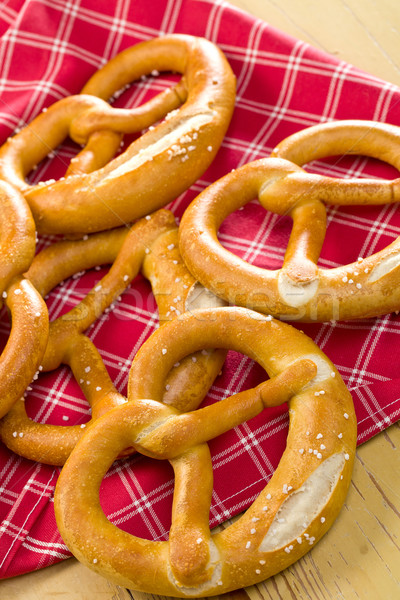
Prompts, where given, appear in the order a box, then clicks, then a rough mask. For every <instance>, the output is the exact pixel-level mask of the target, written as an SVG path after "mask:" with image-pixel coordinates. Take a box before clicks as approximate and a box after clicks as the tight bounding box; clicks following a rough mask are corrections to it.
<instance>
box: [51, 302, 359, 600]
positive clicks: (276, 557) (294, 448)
mask: <svg viewBox="0 0 400 600" xmlns="http://www.w3.org/2000/svg"><path fill="white" fill-rule="evenodd" d="M209 347H223V348H226V349H228V348H232V349H234V350H236V351H238V352H242V353H246V354H247V355H248V356H250V357H251V358H252V359H254V360H256V361H258V362H259V363H260V365H261V366H262V367H264V368H265V370H266V371H267V373H268V374H269V375H270V377H271V378H270V379H269V380H267V381H266V382H264V383H262V384H260V385H259V386H258V387H257V388H254V389H252V390H248V391H245V392H240V393H239V394H236V395H234V396H232V397H230V398H227V399H225V400H223V401H221V402H219V403H216V404H212V405H209V406H206V407H204V408H202V409H199V410H198V411H194V412H190V413H181V412H180V411H178V410H176V409H174V408H171V407H168V406H166V405H165V404H163V403H162V402H161V399H162V388H163V381H165V377H166V375H167V373H168V372H169V371H170V369H171V368H172V367H173V365H174V364H175V362H176V361H177V360H181V358H182V357H183V356H185V355H187V354H189V353H192V352H195V351H198V350H200V349H202V348H203V349H204V348H205V349H207V348H209ZM150 363H151V367H150V369H149V364H150ZM149 370H150V371H151V372H150V374H149V373H148V371H149ZM143 375H144V376H146V377H145V382H144V383H143V384H142V385H141V386H140V388H139V389H138V386H137V385H136V381H137V380H138V379H141V377H142V376H143ZM128 398H129V402H128V403H127V404H125V405H123V406H120V407H118V408H116V409H114V410H112V411H109V412H108V413H106V414H105V415H103V416H102V417H100V418H99V419H98V420H97V421H96V422H95V423H94V424H93V426H92V427H91V429H90V430H88V431H87V433H86V434H85V435H84V436H83V437H82V439H81V440H80V441H79V443H78V444H77V446H76V448H75V449H74V451H73V452H72V454H71V455H70V457H69V459H68V461H67V462H66V464H65V466H64V468H63V470H62V472H61V475H60V478H59V480H58V483H57V486H56V491H55V514H56V519H57V525H58V527H59V530H60V533H61V535H62V537H63V539H64V541H65V543H66V544H67V546H68V547H69V549H70V550H71V552H72V553H73V554H74V555H75V556H76V557H77V558H78V559H79V560H80V561H81V562H83V563H84V564H85V565H87V566H88V567H89V568H91V569H93V570H95V571H96V572H98V573H100V574H102V575H103V576H105V577H107V578H109V579H110V580H111V581H114V582H116V583H118V584H119V585H122V586H124V587H128V588H131V589H135V590H140V591H144V592H148V593H151V594H160V595H170V596H175V597H183V598H190V597H192V598H199V597H205V596H207V597H208V596H214V595H219V594H222V593H225V592H229V591H231V590H233V589H236V588H240V587H244V586H248V585H251V584H254V583H257V582H259V581H261V580H263V579H265V578H267V577H269V576H271V575H273V574H274V573H276V572H278V571H280V570H282V569H284V568H285V567H287V566H289V565H290V564H292V563H293V562H294V561H295V560H297V559H298V558H300V557H301V556H302V555H304V554H305V553H306V552H307V551H308V550H309V549H310V548H311V547H312V545H313V544H314V543H315V542H316V541H318V540H319V539H320V537H321V536H322V535H323V534H324V533H325V532H326V531H327V530H328V529H329V527H330V526H331V525H332V523H333V521H334V519H335V518H336V516H337V514H338V513H339V511H340V508H341V506H342V504H343V502H344V499H345V496H346V493H347V489H348V486H349V484H350V479H351V472H352V465H353V460H354V455H355V445H356V418H355V414H354V409H353V403H352V399H351V396H350V393H349V392H348V390H347V389H346V387H345V385H344V383H343V381H342V380H341V378H340V376H339V373H338V372H337V370H336V369H335V367H334V366H333V365H332V363H331V362H330V361H329V360H328V359H327V357H326V356H325V355H324V354H323V353H322V352H321V351H320V350H319V348H318V347H317V346H316V345H315V344H314V342H313V341H312V340H311V339H310V338H308V337H307V336H305V335H304V334H303V333H301V332H299V331H298V330H296V329H294V328H293V327H291V326H290V325H288V324H284V323H281V322H279V321H276V320H274V319H272V318H269V317H266V316H263V315H260V314H259V313H255V312H252V311H250V310H246V309H243V308H228V307H225V308H219V309H208V310H197V311H194V312H193V313H192V314H190V313H185V314H184V315H183V316H182V317H181V318H180V319H175V320H174V321H171V322H169V323H167V324H165V325H164V326H163V327H161V328H160V329H159V330H157V331H156V332H154V333H153V334H152V336H151V337H150V338H149V339H148V340H147V341H146V342H145V343H144V344H143V346H142V347H141V349H140V350H139V352H138V354H137V355H136V357H135V359H134V361H133V364H132V369H131V372H130V378H129V387H128ZM285 401H288V402H289V416H290V427H289V434H288V438H287V446H286V449H285V451H284V453H283V456H282V458H281V461H280V464H279V466H278V468H277V469H276V471H275V473H274V475H273V477H272V479H271V480H270V481H269V483H268V485H267V486H266V488H265V489H264V490H263V491H262V492H261V494H260V495H259V496H258V498H257V499H256V500H255V502H254V503H253V504H252V506H251V507H250V508H249V509H248V510H247V512H246V513H245V514H244V515H243V516H242V517H241V518H240V519H239V520H238V521H236V522H235V523H234V524H232V525H230V526H229V527H227V528H226V529H224V530H223V531H222V532H218V533H211V532H210V529H209V521H208V519H209V509H210V501H211V492H212V485H213V478H212V467H211V457H210V452H209V449H208V445H207V443H206V442H207V441H208V440H209V439H211V438H213V437H215V436H217V435H219V434H220V433H222V432H223V431H226V430H228V429H230V428H231V427H233V426H235V425H238V424H239V423H241V422H243V421H245V420H247V419H249V418H251V417H253V416H255V415H256V414H258V413H260V412H261V411H262V410H263V409H264V408H265V407H268V406H275V405H277V404H281V403H283V402H285ZM131 445H133V447H134V448H136V450H138V451H139V452H141V453H143V454H145V455H148V456H150V457H156V458H157V459H168V460H169V461H170V462H171V464H172V466H173V468H174V472H175V491H174V499H173V508H172V526H171V530H170V536H169V541H168V542H153V541H149V540H144V539H141V538H138V537H135V536H133V535H130V534H128V533H126V532H124V531H122V530H120V529H118V528H117V527H116V526H114V525H113V524H111V523H110V522H109V521H108V520H107V518H106V516H105V515H104V513H103V511H102V509H101V506H100V501H99V495H98V494H99V488H100V484H101V481H102V479H103V477H104V475H105V474H106V472H107V470H108V469H109V467H110V466H111V464H112V463H113V461H114V459H115V457H116V456H118V455H119V454H120V453H121V451H123V450H124V448H126V447H129V446H131ZM303 499H305V500H303Z"/></svg>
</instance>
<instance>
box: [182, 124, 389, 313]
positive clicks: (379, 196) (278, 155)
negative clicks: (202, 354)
mask: <svg viewBox="0 0 400 600" xmlns="http://www.w3.org/2000/svg"><path fill="white" fill-rule="evenodd" d="M399 150H400V129H399V128H398V127H394V126H390V125H385V124H380V123H371V122H369V121H367V122H363V121H356V122H347V121H346V122H339V123H329V124H324V125H319V126H316V127H310V128H309V129H306V130H304V131H302V132H300V133H298V134H295V135H294V136H292V137H290V138H288V139H287V140H285V141H283V142H282V143H281V144H280V145H278V147H277V148H276V150H275V151H274V154H275V157H272V158H267V159H262V160H258V161H255V162H253V163H249V164H247V165H245V166H243V167H240V168H239V169H237V170H236V171H234V172H232V173H230V174H228V175H226V176H225V177H223V178H222V179H220V180H219V181H217V182H216V183H214V184H213V185H211V186H210V187H209V188H208V189H206V190H205V191H204V192H202V193H201V194H200V195H199V196H198V197H197V198H196V199H195V200H194V201H193V203H192V204H191V206H189V208H188V210H187V211H186V213H185V214H184V216H183V219H182V221H181V225H180V248H181V252H182V255H183V257H184V259H185V261H186V263H187V265H188V267H189V269H190V270H191V271H192V272H193V274H194V275H195V276H196V277H197V278H198V279H199V281H201V282H202V283H203V285H205V286H206V287H207V288H209V289H211V290H212V291H213V292H214V293H215V294H217V295H218V296H221V297H222V298H225V300H227V301H230V302H232V303H234V304H239V305H242V306H249V307H252V308H255V309H257V310H259V311H261V312H264V313H270V314H273V315H274V316H278V317H280V318H283V319H288V320H299V321H329V320H338V319H353V318H362V317H370V316H377V315H380V314H385V313H388V312H391V311H395V310H398V309H399V307H400V240H396V241H395V242H393V243H392V244H390V245H389V246H388V247H387V248H385V249H384V250H381V251H380V252H377V253H376V254H373V255H371V256H368V257H365V258H363V257H360V258H359V259H358V260H357V262H354V263H352V264H349V265H344V266H340V267H337V268H333V269H323V268H321V267H319V266H318V265H317V262H318V258H319V255H320V251H321V247H322V244H323V241H324V237H325V230H326V208H325V205H324V203H327V204H380V203H386V202H398V201H399V200H400V178H398V179H395V180H393V181H384V180H376V179H360V180H359V179H346V180H338V179H334V178H331V177H324V176H322V175H316V174H311V173H307V172H305V171H304V170H303V169H302V168H300V167H299V166H297V165H296V164H294V163H297V162H298V163H301V164H303V162H307V161H310V160H313V159H315V158H321V157H323V156H331V155H334V154H343V153H361V154H367V155H370V156H374V157H376V158H380V159H382V160H385V161H386V162H388V163H390V164H392V165H393V166H395V167H396V168H400V158H399V156H400V153H399ZM291 161H294V162H291ZM255 197H258V198H259V200H260V203H261V204H262V205H263V206H264V207H265V208H266V209H268V210H271V211H272V212H275V213H277V214H280V215H284V214H289V215H290V216H291V217H292V218H293V228H292V232H291V236H290V239H289V243H288V247H287V250H286V253H285V258H284V263H283V266H282V268H281V269H279V270H275V271H271V270H266V269H261V268H258V267H255V266H251V265H248V264H247V263H245V262H244V261H243V260H241V259H239V258H238V257H236V256H234V255H233V254H231V253H230V252H229V251H228V250H226V249H224V248H222V246H221V244H220V243H219V241H218V239H217V231H218V228H219V226H220V225H221V223H222V221H223V220H224V218H225V217H226V216H227V215H228V214H229V213H231V212H233V211H234V210H236V209H238V208H240V207H241V206H243V205H245V204H246V203H247V202H249V201H250V200H253V199H254V198H255Z"/></svg>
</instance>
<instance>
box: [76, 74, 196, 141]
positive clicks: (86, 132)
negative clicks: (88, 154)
mask: <svg viewBox="0 0 400 600" xmlns="http://www.w3.org/2000/svg"><path fill="white" fill-rule="evenodd" d="M186 99H187V89H186V87H185V84H184V81H183V80H181V81H179V82H178V84H177V85H175V86H173V87H171V88H168V89H166V90H163V91H162V92H160V93H159V94H157V96H155V97H154V98H152V99H151V100H148V101H147V102H145V103H144V104H141V105H140V106H137V107H134V108H129V109H128V108H112V107H111V106H109V107H105V108H103V109H102V110H98V109H96V108H94V109H92V110H88V111H87V112H86V113H85V114H84V115H82V116H80V117H77V118H76V119H75V120H74V121H73V122H72V123H71V137H72V139H73V140H75V141H76V142H77V143H79V144H84V143H86V142H87V139H88V137H89V136H90V135H92V134H93V133H94V132H96V131H101V130H103V129H110V130H112V131H115V132H119V133H137V132H139V131H141V130H142V129H146V128H147V127H150V126H151V125H153V124H154V123H156V122H157V121H159V120H160V119H162V118H164V117H165V116H166V115H167V114H168V113H170V112H171V111H173V110H176V109H177V108H179V107H180V106H181V105H182V104H183V102H185V101H186Z"/></svg>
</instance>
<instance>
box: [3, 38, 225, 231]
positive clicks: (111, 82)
mask: <svg viewBox="0 0 400 600" xmlns="http://www.w3.org/2000/svg"><path fill="white" fill-rule="evenodd" d="M155 70H157V71H165V70H167V71H171V70H172V71H174V72H177V73H181V74H182V76H183V80H182V83H180V84H178V85H177V86H175V88H173V89H172V91H166V92H164V93H162V94H161V95H160V96H158V97H157V98H156V99H153V100H151V101H149V102H148V103H146V105H144V106H143V107H139V108H138V109H132V110H128V109H126V110H124V109H118V110H115V109H112V108H111V107H110V106H109V105H108V104H107V103H106V102H105V100H106V99H108V98H109V97H110V96H111V95H112V94H114V93H115V92H117V90H119V89H121V88H123V87H124V86H125V85H126V84H128V83H130V82H131V81H133V80H135V79H138V78H140V77H141V76H143V75H147V74H149V73H151V72H154V71H155ZM97 96H98V97H97ZM103 98H104V99H103ZM234 101H235V78H234V75H233V73H232V70H231V68H230V66H229V64H228V62H227V60H226V59H225V57H224V55H223V53H222V52H221V51H220V50H219V49H218V48H217V47H216V46H215V45H214V44H213V43H211V42H209V41H208V40H206V39H203V38H195V37H192V36H188V35H168V36H165V37H162V38H156V39H153V40H150V41H146V42H142V43H140V44H137V45H136V46H133V47H132V48H128V49H126V50H125V51H123V52H122V53H120V54H118V55H117V56H116V57H114V58H113V59H112V60H111V61H110V62H109V63H108V64H106V65H105V67H103V68H102V69H100V70H99V71H98V72H97V73H95V74H94V75H93V77H92V78H91V79H90V80H89V81H88V83H87V84H86V85H85V87H84V88H83V90H82V94H81V95H76V96H70V97H68V98H64V99H63V100H60V101H59V102H57V103H55V104H54V105H53V106H52V107H50V108H49V109H48V110H47V112H45V113H42V114H41V115H39V116H38V117H36V119H34V120H33V121H32V123H31V124H30V125H29V126H28V127H26V128H25V129H23V130H22V131H21V132H20V133H18V134H16V135H15V136H14V137H12V138H10V139H9V140H8V141H7V142H6V143H5V144H4V145H3V147H2V148H1V149H0V176H1V177H2V178H3V179H4V180H5V181H9V182H10V183H12V184H13V185H14V186H15V187H17V189H19V190H20V191H21V192H22V193H23V194H24V196H25V198H26V200H27V202H28V204H29V206H30V208H31V210H32V213H33V216H34V219H35V222H36V224H37V229H38V231H39V232H42V233H64V234H65V233H70V234H71V233H74V234H77V233H88V232H95V231H100V230H104V229H110V228H113V227H118V226H120V225H121V224H125V223H130V222H132V221H133V220H135V219H137V218H139V217H143V216H144V215H146V214H149V213H151V212H153V211H154V210H156V209H158V208H160V207H162V206H164V205H166V204H167V203H168V202H170V201H172V200H174V199H175V198H176V197H178V196H179V195H180V194H181V193H182V192H184V191H185V190H187V189H188V188H189V187H190V186H191V185H192V183H193V182H194V181H196V179H198V177H199V176H200V175H201V174H202V173H203V172H204V171H205V170H206V168H207V167H208V166H209V165H210V164H211V162H212V160H213V159H214V157H215V155H216V153H217V151H218V149H219V147H220V145H221V142H222V139H223V137H224V135H225V133H226V130H227V127H228V124H229V122H230V119H231V116H232V112H233V107H234ZM166 115H167V118H166V119H165V120H164V121H162V122H161V123H159V124H158V125H157V126H156V127H151V128H150V129H149V130H148V131H147V132H146V133H145V134H144V135H142V136H141V137H139V138H138V139H136V140H135V141H134V142H132V143H131V144H130V145H129V147H128V148H127V149H126V150H125V151H124V152H123V153H122V154H120V155H119V156H117V157H116V158H115V159H113V160H111V161H110V162H108V161H109V160H110V159H111V158H112V156H113V155H114V154H115V152H116V150H117V148H118V146H119V144H120V140H121V135H122V134H123V133H132V132H139V131H141V130H142V129H143V128H146V127H149V126H150V125H151V124H152V123H154V122H156V121H158V120H159V119H161V118H163V117H165V116H166ZM68 134H69V135H70V136H71V137H72V138H73V139H74V140H75V141H76V142H78V143H81V144H86V147H85V148H84V150H83V151H82V152H81V153H80V154H79V155H78V157H77V158H76V159H75V162H74V163H72V164H71V167H70V169H69V170H68V171H67V176H66V177H65V178H62V179H60V180H59V181H56V182H54V181H48V182H42V183H41V184H38V185H34V186H32V185H29V184H27V183H26V181H25V176H26V175H27V174H28V173H29V171H30V170H31V169H32V168H34V166H35V165H36V164H37V163H38V162H39V161H40V160H42V159H43V158H44V157H45V156H46V155H47V154H48V152H49V148H50V149H54V148H55V147H56V146H57V145H58V144H60V143H61V142H62V140H63V139H64V138H65V137H66V136H67V135H68ZM133 199H134V200H133Z"/></svg>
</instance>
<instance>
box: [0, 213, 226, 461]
mask: <svg viewBox="0 0 400 600" xmlns="http://www.w3.org/2000/svg"><path fill="white" fill-rule="evenodd" d="M86 238H87V239H84V240H80V241H61V242H59V243H57V244H53V245H52V246H49V247H47V248H45V249H44V250H43V251H42V252H40V253H39V254H38V255H37V257H36V258H35V259H34V261H33V263H32V265H31V267H30V269H29V270H28V272H27V273H26V278H27V279H28V280H30V281H31V282H32V284H34V286H35V288H36V289H37V290H39V291H40V293H41V294H42V295H43V296H45V295H46V294H48V293H49V291H50V290H51V289H52V288H53V287H54V286H55V285H57V284H58V283H60V281H63V280H65V279H66V278H68V277H71V276H72V275H74V274H75V273H79V272H81V271H82V270H86V269H90V268H93V267H95V266H97V265H99V264H105V263H112V267H111V269H110V271H109V272H108V274H107V275H105V276H104V277H103V278H102V280H101V281H100V282H99V283H97V284H96V286H95V287H94V289H93V290H91V292H90V293H89V294H88V295H87V296H86V297H85V298H84V299H83V300H82V301H81V302H80V303H79V304H78V305H77V306H75V307H74V308H73V309H72V310H70V311H69V312H68V313H66V314H64V315H63V316H61V317H59V318H58V319H56V320H55V321H52V322H51V323H50V333H49V339H48V343H47V348H46V351H45V353H44V356H43V358H42V359H41V363H40V369H41V370H42V371H44V372H46V371H51V370H54V369H56V368H57V367H59V366H60V365H61V364H66V365H69V366H70V368H71V370H72V372H73V374H74V377H75V379H76V381H78V382H80V387H81V388H82V391H83V393H84V395H85V397H86V398H87V400H88V402H89V405H90V406H91V408H92V418H91V420H90V421H89V422H88V423H87V424H83V425H73V426H69V425H50V424H46V423H38V422H35V421H33V420H31V419H29V417H28V415H27V413H26V409H25V401H24V398H23V394H24V392H25V388H26V386H27V385H28V384H29V383H30V382H31V380H32V375H31V378H30V379H29V380H28V381H27V382H26V380H25V383H26V384H25V387H23V388H22V387H21V386H19V388H18V389H19V396H17V398H21V401H20V402H17V403H16V404H15V405H14V406H13V407H12V408H11V409H10V410H9V412H8V414H7V415H6V416H5V417H4V418H3V419H2V421H0V438H1V439H2V441H3V442H4V443H5V444H6V445H7V446H8V448H10V449H11V450H13V451H14V452H16V453H17V454H20V455H21V456H24V457H26V458H29V459H30V460H36V461H40V462H42V463H45V464H52V465H63V464H64V462H65V460H66V459H67V457H68V456H69V454H70V453H71V451H72V449H73V448H74V446H75V445H76V443H77V441H78V439H79V438H80V437H81V436H82V435H83V433H84V430H85V429H86V427H90V426H91V423H92V422H93V420H95V419H97V418H98V417H99V416H101V414H103V413H104V412H106V411H107V410H110V409H111V408H113V407H114V406H118V405H119V404H122V403H125V402H126V398H125V396H123V395H122V394H121V393H119V392H118V391H117V389H116V388H115V387H114V384H113V382H112V381H111V379H110V377H109V375H108V372H107V369H106V367H105V365H104V363H103V361H102V359H101V356H100V354H99V352H98V350H97V349H96V347H95V346H94V344H93V342H91V340H90V339H89V338H88V337H87V336H86V335H84V333H83V332H84V331H85V330H86V329H87V328H88V327H89V325H91V324H92V323H93V322H94V321H95V319H97V318H98V317H99V315H100V314H101V313H102V312H103V311H104V310H106V309H107V308H108V307H109V306H110V305H111V304H112V303H113V302H114V300H115V299H116V298H117V297H118V296H119V295H120V294H121V293H122V291H123V290H124V289H125V288H126V287H127V286H128V285H129V284H130V282H131V281H132V280H133V279H134V278H135V276H136V275H137V274H138V272H139V271H140V270H142V272H143V273H144V274H145V276H146V277H148V278H149V280H150V281H151V283H152V286H153V290H154V294H155V297H156V301H157V304H158V308H159V317H160V322H161V323H163V322H164V321H168V320H170V319H172V318H176V317H178V316H179V315H180V314H181V313H182V312H183V311H184V310H185V302H186V298H187V296H188V295H189V293H190V290H191V288H192V286H193V285H194V284H195V279H194V278H193V276H192V275H191V274H190V273H189V272H188V270H187V269H186V267H185V265H184V264H183V261H182V259H181V257H180V255H179V250H178V238H177V226H176V224H175V218H174V216H173V214H172V213H171V212H170V211H167V210H160V211H158V212H156V213H154V214H153V215H152V216H151V217H149V218H148V219H142V220H141V221H138V222H137V223H136V224H135V225H133V227H132V228H131V229H128V228H119V229H117V230H110V231H107V232H102V233H99V234H93V235H91V236H86ZM45 314H47V312H45ZM31 345H32V344H31ZM18 347H19V346H18ZM19 354H20V356H21V353H20V351H19ZM225 354H226V353H225V352H223V351H221V350H217V351H210V352H209V353H207V354H202V353H198V354H196V355H194V356H192V357H188V358H187V359H186V360H185V361H183V362H182V364H180V365H179V366H178V367H177V368H175V369H173V371H172V373H171V376H170V377H169V378H168V380H167V382H166V391H165V393H164V396H165V397H164V399H163V400H164V402H166V403H168V404H171V405H173V406H178V407H179V406H182V407H183V408H184V409H185V410H190V409H192V408H196V407H197V406H198V404H200V402H201V401H202V400H203V398H204V396H205V394H206V393H207V391H208V389H209V387H210V386H211V384H212V382H213V381H214V379H215V377H216V376H217V374H218V372H219V371H220V369H221V367H222V365H223V362H224V360H225ZM38 367H39V365H38V364H36V367H35V370H37V369H38ZM88 373H90V374H88ZM14 396H15V393H14ZM14 396H13V397H14ZM16 434H17V435H16Z"/></svg>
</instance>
